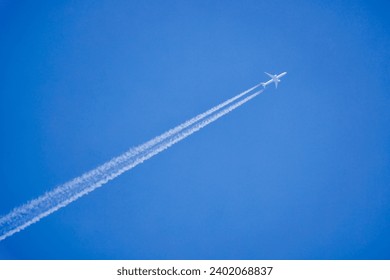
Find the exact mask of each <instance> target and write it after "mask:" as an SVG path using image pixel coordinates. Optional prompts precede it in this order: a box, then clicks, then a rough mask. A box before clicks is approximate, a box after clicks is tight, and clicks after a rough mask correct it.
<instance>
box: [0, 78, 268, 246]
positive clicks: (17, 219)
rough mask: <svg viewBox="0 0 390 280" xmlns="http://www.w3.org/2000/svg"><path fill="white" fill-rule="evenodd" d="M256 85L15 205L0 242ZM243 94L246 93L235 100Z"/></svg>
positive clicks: (0, 224) (0, 223)
mask: <svg viewBox="0 0 390 280" xmlns="http://www.w3.org/2000/svg"><path fill="white" fill-rule="evenodd" d="M259 86H260V84H258V85H255V86H254V87H252V88H250V89H248V90H246V91H244V92H242V93H240V94H238V95H236V96H234V97H232V98H230V99H228V100H226V101H225V102H223V103H221V104H219V105H217V106H215V107H213V108H211V109H209V110H208V111H206V112H204V113H202V114H199V115H197V116H196V117H194V118H192V119H190V120H188V121H186V122H184V123H182V124H180V125H178V126H176V127H175V128H173V129H170V130H168V131H167V132H165V133H163V134H161V135H159V136H157V137H155V138H153V139H152V140H149V141H147V142H145V143H144V144H142V145H139V146H137V147H135V148H132V149H130V150H128V151H127V152H125V153H123V154H122V155H120V156H118V157H115V158H113V159H111V160H110V161H108V162H106V163H104V164H103V165H101V166H99V167H97V168H95V169H93V170H91V171H89V172H87V173H84V174H83V175H81V176H79V177H77V178H75V179H73V180H71V181H69V182H67V183H65V184H63V185H60V186H58V187H56V188H54V189H53V190H52V191H49V192H47V193H45V194H43V195H42V196H40V197H38V198H36V199H34V200H31V201H29V202H27V203H26V204H24V205H22V206H20V207H18V208H15V209H14V210H12V211H11V212H10V213H8V214H7V215H5V216H3V217H1V218H0V241H1V240H4V239H6V238H7V237H9V236H11V235H13V234H14V233H16V232H19V231H21V230H23V229H25V228H26V227H28V226H29V225H32V224H34V223H36V222H38V221H39V220H40V219H42V218H44V217H46V216H48V215H50V214H51V213H53V212H55V211H57V210H58V209H60V208H62V207H65V206H66V205H68V204H69V203H71V202H73V201H75V200H77V199H78V198H80V197H82V196H84V195H86V194H88V193H90V192H92V191H93V190H95V189H97V188H99V187H101V186H102V185H104V184H105V183H107V182H108V181H110V180H113V179H114V178H116V177H118V176H119V175H121V174H122V173H124V172H126V171H128V170H130V169H132V168H134V167H135V166H137V165H138V164H140V163H142V162H144V161H145V160H148V159H149V158H151V157H153V156H155V155H157V154H159V153H160V152H162V151H164V150H165V149H167V148H169V147H171V146H172V145H174V144H175V143H177V142H179V141H181V140H183V139H184V138H186V137H188V136H190V135H191V134H193V133H194V132H196V131H198V130H200V129H201V128H203V127H205V126H207V125H208V124H210V123H212V122H214V121H216V120H217V119H219V118H220V117H222V116H224V115H226V114H227V113H229V112H231V111H233V110H234V109H236V108H238V107H239V106H241V105H243V104H244V103H246V102H248V101H249V100H251V99H252V98H254V97H256V96H257V95H259V94H260V93H262V92H263V91H264V89H262V90H259V91H257V92H255V93H252V94H250V95H248V94H249V93H250V92H252V91H253V90H254V89H256V88H258V87H259ZM245 95H248V96H247V97H245V98H243V99H241V100H239V99H240V98H242V97H244V96H245ZM238 100H239V101H238ZM235 101H237V102H235Z"/></svg>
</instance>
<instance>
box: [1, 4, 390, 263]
mask: <svg viewBox="0 0 390 280" xmlns="http://www.w3.org/2000/svg"><path fill="white" fill-rule="evenodd" d="M389 5H390V4H388V1H278V0H276V1H38V2H37V1H17V2H15V1H7V0H6V1H2V2H1V3H0V43H1V44H0V63H1V67H0V112H1V118H0V119H1V125H0V133H1V138H0V139H1V145H0V149H1V157H0V175H1V180H2V182H1V183H0V214H6V213H8V212H9V211H10V210H11V209H12V208H13V207H16V206H19V205H21V204H23V203H25V202H26V201H28V200H30V199H32V198H35V197H37V196H39V195H41V194H43V193H44V192H45V191H48V190H51V189H52V188H53V187H54V186H56V185H59V184H61V183H64V182H65V181H67V180H69V179H72V178H73V177H75V176H78V175H80V174H82V173H83V172H84V171H87V170H90V169H92V168H94V167H96V166H97V165H99V164H101V163H104V162H105V161H107V160H109V159H110V158H112V157H113V156H116V155H119V154H121V153H122V152H124V151H126V150H127V149H128V148H129V147H131V146H134V145H138V144H140V143H142V142H144V141H146V140H149V139H150V138H152V137H154V136H157V135H158V134H160V133H162V132H164V131H165V130H167V129H169V128H172V127H173V126H175V125H177V124H179V123H181V122H183V121H185V120H186V119H189V118H191V117H193V116H195V115H196V114H198V113H201V112H203V111H205V110H207V109H209V108H210V107H212V106H214V105H216V104H218V103H220V102H222V101H224V100H225V99H227V98H229V97H231V96H234V95H236V94H238V93H239V92H241V91H243V90H245V89H247V88H249V87H251V86H253V85H254V84H256V83H258V82H261V81H265V80H267V77H266V76H265V75H264V74H263V72H264V71H267V72H271V73H278V72H282V71H287V72H288V75H287V76H285V77H284V79H283V81H282V83H280V84H279V88H278V90H275V89H273V88H269V89H268V90H267V91H266V92H264V94H262V95H260V96H258V97H257V98H256V99H254V100H253V101H251V102H250V103H248V104H246V105H245V106H243V107H241V108H240V109H238V110H236V111H234V112H233V113H231V114H229V115H227V116H226V117H224V118H222V119H220V120H219V121H217V122H215V123H214V124H212V125H210V126H208V127H207V128H205V129H203V130H201V131H200V132H198V133H196V134H195V135H193V136H191V137H190V138H187V139H186V140H184V141H182V142H180V143H179V144H177V145H175V146H174V147H172V148H170V149H169V150H167V151H165V152H163V153H162V154H160V155H158V156H156V157H154V158H152V159H151V160H149V161H147V162H145V163H144V164H142V165H140V166H138V167H136V168H135V169H133V170H131V171H130V172H128V173H126V174H124V175H122V176H120V177H119V178H117V179H116V180H114V181H112V182H110V183H108V184H106V185H105V186H104V187H103V188H101V189H98V190H96V191H95V192H93V193H91V194H90V195H88V196H86V197H83V198H81V199H80V200H78V201H76V202H75V203H72V204H71V205H69V206H68V207H66V208H64V209H61V210H60V211H58V212H56V213H54V214H52V215H50V216H49V217H47V218H45V219H43V220H42V221H40V222H39V223H37V224H34V225H32V226H31V227H29V228H27V229H26V230H24V231H23V232H20V233H18V234H15V235H14V236H12V237H10V238H8V239H6V240H4V241H2V242H0V258H2V259H389V258H390V219H389V217H390V93H389V90H388V89H389V88H390V79H389V75H390V63H389V62H390V20H389V17H388V11H389V8H390V7H389Z"/></svg>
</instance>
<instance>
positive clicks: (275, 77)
mask: <svg viewBox="0 0 390 280" xmlns="http://www.w3.org/2000/svg"><path fill="white" fill-rule="evenodd" d="M264 73H265V74H267V75H268V76H270V77H271V80H269V81H267V82H265V83H261V85H262V86H263V87H266V86H268V85H269V84H271V83H275V88H278V83H279V82H280V78H281V77H283V76H284V75H286V74H287V72H283V73H281V74H279V75H272V74H269V73H267V72H264Z"/></svg>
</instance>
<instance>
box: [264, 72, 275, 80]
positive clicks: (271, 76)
mask: <svg viewBox="0 0 390 280" xmlns="http://www.w3.org/2000/svg"><path fill="white" fill-rule="evenodd" d="M264 73H265V74H267V75H268V76H270V78H271V79H273V77H274V75H271V74H270V73H267V72H264Z"/></svg>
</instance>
